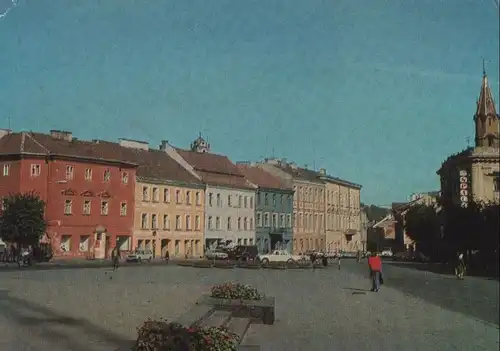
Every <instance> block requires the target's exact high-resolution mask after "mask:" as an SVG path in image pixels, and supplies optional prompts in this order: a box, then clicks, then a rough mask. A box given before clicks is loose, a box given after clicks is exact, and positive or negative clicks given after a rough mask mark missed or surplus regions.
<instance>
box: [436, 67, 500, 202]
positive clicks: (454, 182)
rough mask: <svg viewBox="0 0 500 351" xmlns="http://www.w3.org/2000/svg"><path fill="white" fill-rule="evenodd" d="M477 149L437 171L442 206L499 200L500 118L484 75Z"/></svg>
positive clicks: (477, 120)
mask: <svg viewBox="0 0 500 351" xmlns="http://www.w3.org/2000/svg"><path fill="white" fill-rule="evenodd" d="M474 124H475V146H474V147H470V148H467V149H465V150H463V151H462V152H460V153H458V154H455V155H452V156H450V157H448V158H447V159H446V161H444V162H443V164H442V165H441V168H440V169H439V170H438V171H437V174H438V175H439V176H440V179H441V195H442V198H441V200H442V203H443V205H444V207H445V209H446V206H447V205H448V204H451V203H453V204H455V205H460V206H462V207H468V204H469V203H470V202H471V201H479V202H491V201H494V202H498V201H499V200H500V195H499V194H500V137H499V126H500V116H499V115H498V114H497V112H496V109H495V102H494V100H493V95H492V93H491V89H490V87H489V85H488V77H487V76H486V74H483V80H482V84H481V91H480V93H479V99H478V101H477V108H476V113H475V115H474Z"/></svg>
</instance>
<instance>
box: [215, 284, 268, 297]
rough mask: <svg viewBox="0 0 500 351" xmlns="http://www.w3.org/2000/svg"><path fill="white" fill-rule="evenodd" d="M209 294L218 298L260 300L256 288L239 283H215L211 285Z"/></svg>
mask: <svg viewBox="0 0 500 351" xmlns="http://www.w3.org/2000/svg"><path fill="white" fill-rule="evenodd" d="M211 296H212V297H215V298H218V299H240V300H261V299H262V298H263V295H261V294H260V293H259V292H258V291H257V289H255V288H252V287H251V286H249V285H245V284H240V283H225V284H217V285H214V286H213V287H212V290H211Z"/></svg>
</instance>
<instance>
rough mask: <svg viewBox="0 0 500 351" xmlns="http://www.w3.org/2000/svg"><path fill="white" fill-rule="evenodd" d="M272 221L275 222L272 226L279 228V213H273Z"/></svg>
mask: <svg viewBox="0 0 500 351" xmlns="http://www.w3.org/2000/svg"><path fill="white" fill-rule="evenodd" d="M272 221H273V222H272V223H271V227H272V228H277V227H278V215H277V214H276V213H273V218H272Z"/></svg>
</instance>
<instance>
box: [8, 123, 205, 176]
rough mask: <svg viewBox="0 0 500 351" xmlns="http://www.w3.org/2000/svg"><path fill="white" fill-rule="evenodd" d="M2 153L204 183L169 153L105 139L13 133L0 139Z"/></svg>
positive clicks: (138, 174)
mask: <svg viewBox="0 0 500 351" xmlns="http://www.w3.org/2000/svg"><path fill="white" fill-rule="evenodd" d="M2 154H3V155H5V154H36V155H48V154H50V155H58V156H66V157H75V158H80V159H82V158H84V159H85V158H87V159H97V160H102V161H114V162H122V163H127V164H131V165H134V166H137V176H138V177H142V178H145V179H150V180H154V179H162V180H171V181H180V182H185V183H198V184H201V181H200V180H198V179H197V178H196V177H194V176H193V175H192V174H191V173H189V172H188V171H187V170H186V169H184V168H183V167H182V166H181V165H180V164H179V163H177V162H176V161H175V160H174V159H172V158H171V157H170V156H169V155H168V154H167V153H166V152H163V151H160V150H153V149H150V150H143V149H136V148H130V147H123V146H121V145H120V144H119V143H115V142H109V141H103V140H99V141H84V140H77V139H76V138H73V139H72V140H71V141H68V140H61V139H54V138H53V137H51V136H50V135H47V134H42V133H31V132H20V133H11V134H7V135H6V136H4V137H3V138H1V139H0V155H2Z"/></svg>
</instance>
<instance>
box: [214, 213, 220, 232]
mask: <svg viewBox="0 0 500 351" xmlns="http://www.w3.org/2000/svg"><path fill="white" fill-rule="evenodd" d="M215 229H216V230H220V217H218V216H217V217H215Z"/></svg>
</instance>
